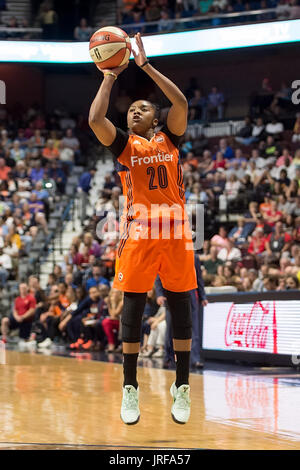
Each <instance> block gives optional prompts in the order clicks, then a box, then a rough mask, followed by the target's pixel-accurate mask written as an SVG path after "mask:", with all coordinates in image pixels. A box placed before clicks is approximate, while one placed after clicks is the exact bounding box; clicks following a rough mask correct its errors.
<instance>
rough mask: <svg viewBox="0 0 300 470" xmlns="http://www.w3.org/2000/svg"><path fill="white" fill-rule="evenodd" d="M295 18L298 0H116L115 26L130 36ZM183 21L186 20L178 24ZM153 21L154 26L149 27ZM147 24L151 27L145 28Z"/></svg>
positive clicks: (297, 13)
mask: <svg viewBox="0 0 300 470" xmlns="http://www.w3.org/2000/svg"><path fill="white" fill-rule="evenodd" d="M268 9H270V12H265V11H264V12H262V13H261V14H256V15H255V16H250V17H249V16H247V13H249V12H251V11H255V10H268ZM271 9H272V10H271ZM243 12H244V13H245V15H242V16H241V15H239V16H233V17H230V16H227V17H224V16H222V15H224V14H230V13H243ZM220 15H221V16H220ZM295 18H300V4H299V1H298V0H260V1H242V0H182V1H178V0H177V1H176V0H175V1H174V0H149V1H146V0H118V2H117V24H122V25H126V26H127V30H128V32H130V33H132V34H133V33H136V32H138V31H141V32H143V33H157V32H158V33H161V32H168V31H174V30H183V29H191V28H198V27H209V26H213V27H215V26H222V25H227V24H235V23H243V22H253V21H268V20H275V19H280V20H282V19H295ZM183 19H189V20H188V21H186V22H183V21H179V20H183ZM153 22H155V23H156V24H152V23H153ZM147 23H151V24H149V25H147ZM135 24H136V25H137V26H135ZM138 25H140V26H138Z"/></svg>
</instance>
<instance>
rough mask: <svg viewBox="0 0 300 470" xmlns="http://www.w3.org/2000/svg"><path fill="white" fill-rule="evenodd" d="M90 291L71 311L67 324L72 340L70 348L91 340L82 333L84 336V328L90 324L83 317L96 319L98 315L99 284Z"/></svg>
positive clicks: (75, 347) (78, 346)
mask: <svg viewBox="0 0 300 470" xmlns="http://www.w3.org/2000/svg"><path fill="white" fill-rule="evenodd" d="M88 292H89V295H88V296H85V297H84V298H83V300H82V301H81V302H80V303H79V304H78V306H77V309H76V310H74V311H73V312H71V315H70V317H71V318H70V319H69V321H68V323H67V325H66V331H67V334H68V337H69V340H70V341H71V344H70V349H79V348H80V347H81V346H83V344H85V343H86V342H88V341H90V338H89V339H88V340H87V338H86V337H84V338H83V337H82V335H83V336H84V330H83V328H84V327H85V326H88V325H87V324H86V321H85V322H83V319H88V318H91V319H95V317H97V312H98V305H99V301H100V292H99V289H98V287H97V286H94V287H91V288H90V289H89V291H88ZM91 310H92V311H91ZM86 340H87V341H86Z"/></svg>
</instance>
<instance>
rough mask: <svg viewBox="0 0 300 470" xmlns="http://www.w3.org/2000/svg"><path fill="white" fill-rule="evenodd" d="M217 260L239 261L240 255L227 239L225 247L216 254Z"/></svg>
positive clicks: (231, 241)
mask: <svg viewBox="0 0 300 470" xmlns="http://www.w3.org/2000/svg"><path fill="white" fill-rule="evenodd" d="M218 258H219V259H220V260H221V261H223V262H224V263H225V262H226V261H240V260H241V259H242V253H241V250H240V249H239V248H237V247H236V246H235V245H234V241H233V240H232V239H230V238H228V241H227V245H226V246H225V247H224V248H222V249H221V250H220V251H219V253H218Z"/></svg>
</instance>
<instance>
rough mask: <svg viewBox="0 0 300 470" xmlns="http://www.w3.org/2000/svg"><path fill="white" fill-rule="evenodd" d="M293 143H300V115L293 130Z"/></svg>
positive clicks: (298, 114)
mask: <svg viewBox="0 0 300 470" xmlns="http://www.w3.org/2000/svg"><path fill="white" fill-rule="evenodd" d="M292 142H293V143H297V142H300V113H297V114H296V122H295V124H294V128H293V136H292Z"/></svg>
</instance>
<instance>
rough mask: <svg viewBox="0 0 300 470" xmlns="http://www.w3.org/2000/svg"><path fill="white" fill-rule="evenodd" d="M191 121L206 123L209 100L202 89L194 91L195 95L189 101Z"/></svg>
mask: <svg viewBox="0 0 300 470" xmlns="http://www.w3.org/2000/svg"><path fill="white" fill-rule="evenodd" d="M188 103H189V120H190V121H191V120H195V119H200V120H201V121H206V108H207V99H206V98H205V96H203V94H202V92H201V90H200V89H196V90H194V95H193V97H192V98H190V100H189V102H188Z"/></svg>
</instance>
